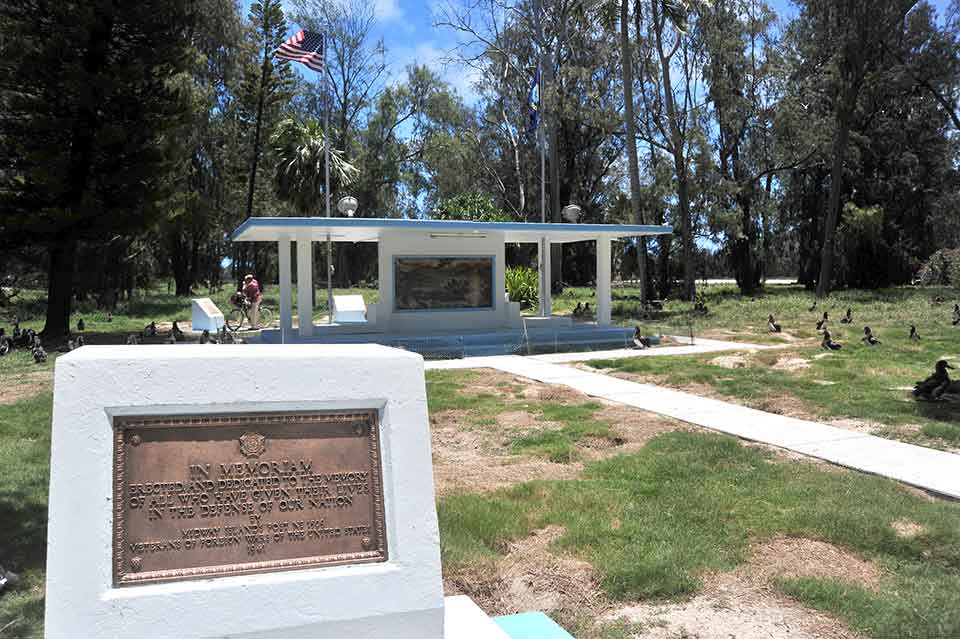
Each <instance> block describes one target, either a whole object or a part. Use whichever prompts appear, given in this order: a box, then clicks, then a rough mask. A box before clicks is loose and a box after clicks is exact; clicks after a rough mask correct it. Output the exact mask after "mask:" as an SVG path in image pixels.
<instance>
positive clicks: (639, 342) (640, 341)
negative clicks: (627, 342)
mask: <svg viewBox="0 0 960 639" xmlns="http://www.w3.org/2000/svg"><path fill="white" fill-rule="evenodd" d="M633 345H634V346H636V347H637V348H639V349H640V350H643V349H645V348H650V347H651V346H652V345H653V342H651V341H650V338H649V337H644V336H643V334H642V333H641V332H640V326H639V325H637V327H636V328H634V329H633Z"/></svg>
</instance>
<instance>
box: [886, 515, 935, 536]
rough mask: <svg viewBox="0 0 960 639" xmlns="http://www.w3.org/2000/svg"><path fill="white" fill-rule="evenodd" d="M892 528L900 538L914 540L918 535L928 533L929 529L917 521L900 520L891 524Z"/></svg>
mask: <svg viewBox="0 0 960 639" xmlns="http://www.w3.org/2000/svg"><path fill="white" fill-rule="evenodd" d="M890 527H891V528H893V530H894V532H896V533H897V535H898V536H900V537H905V538H907V539H912V538H914V537H916V536H917V535H922V534H923V533H925V532H927V527H926V526H924V525H923V524H918V523H917V522H915V521H910V520H909V519H898V520H896V521H892V522H890Z"/></svg>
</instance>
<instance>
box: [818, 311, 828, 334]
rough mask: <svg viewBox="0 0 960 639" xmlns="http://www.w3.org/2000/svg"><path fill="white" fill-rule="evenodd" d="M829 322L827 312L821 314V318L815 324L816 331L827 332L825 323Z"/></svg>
mask: <svg viewBox="0 0 960 639" xmlns="http://www.w3.org/2000/svg"><path fill="white" fill-rule="evenodd" d="M829 321H830V317H829V316H828V315H827V312H826V311H824V312H823V317H822V318H821V319H820V320H819V321H818V322H817V330H818V331H819V330H827V322H829Z"/></svg>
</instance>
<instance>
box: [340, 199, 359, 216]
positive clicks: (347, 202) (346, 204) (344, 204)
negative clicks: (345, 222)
mask: <svg viewBox="0 0 960 639" xmlns="http://www.w3.org/2000/svg"><path fill="white" fill-rule="evenodd" d="M357 204H358V203H357V198H355V197H353V196H352V195H347V196H344V197H342V198H340V201H339V202H337V211H339V212H340V213H342V214H343V215H346V216H347V217H353V214H354V213H356V211H357Z"/></svg>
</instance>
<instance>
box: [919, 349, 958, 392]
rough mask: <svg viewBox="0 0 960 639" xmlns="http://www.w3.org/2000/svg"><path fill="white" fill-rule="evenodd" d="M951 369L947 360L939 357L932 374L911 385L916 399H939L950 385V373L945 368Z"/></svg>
mask: <svg viewBox="0 0 960 639" xmlns="http://www.w3.org/2000/svg"><path fill="white" fill-rule="evenodd" d="M948 368H949V369H950V370H953V366H951V365H950V364H949V363H948V362H947V360H945V359H941V360H940V361H939V362H937V363H936V366H935V367H934V371H933V375H931V376H930V377H928V378H926V379H924V380H921V381H919V382H917V383H916V384H914V386H913V396H914V397H916V398H917V399H925V400H928V401H934V400H937V399H940V396H941V395H943V394H944V392H945V391H946V390H947V388H948V387H950V374H949V373H947V369H948Z"/></svg>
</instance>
